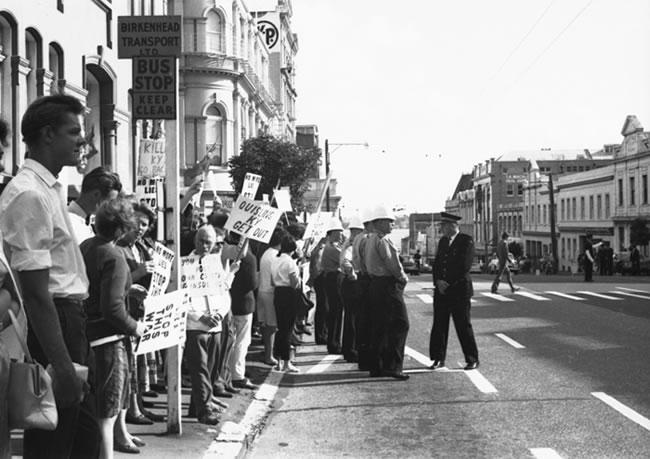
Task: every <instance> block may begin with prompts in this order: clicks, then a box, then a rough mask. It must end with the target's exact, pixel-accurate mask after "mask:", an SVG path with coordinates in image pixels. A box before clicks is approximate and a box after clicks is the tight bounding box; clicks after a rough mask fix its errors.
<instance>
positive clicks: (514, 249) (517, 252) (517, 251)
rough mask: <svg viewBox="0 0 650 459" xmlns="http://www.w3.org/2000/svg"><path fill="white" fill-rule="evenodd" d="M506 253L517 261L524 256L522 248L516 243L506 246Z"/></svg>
mask: <svg viewBox="0 0 650 459" xmlns="http://www.w3.org/2000/svg"><path fill="white" fill-rule="evenodd" d="M508 252H510V253H511V254H512V255H513V256H514V257H515V258H516V259H517V260H518V259H519V258H521V256H522V255H523V254H524V248H523V247H522V246H521V244H520V243H519V242H517V241H512V242H511V243H510V244H508Z"/></svg>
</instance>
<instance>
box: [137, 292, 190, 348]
mask: <svg viewBox="0 0 650 459" xmlns="http://www.w3.org/2000/svg"><path fill="white" fill-rule="evenodd" d="M188 307H189V295H188V293H187V291H185V290H176V291H173V292H170V293H166V294H165V295H160V296H152V297H147V298H146V299H145V300H144V323H145V325H147V326H148V328H147V331H146V332H145V333H144V334H143V335H142V336H141V337H140V342H139V343H138V348H137V349H136V351H135V354H136V355H140V354H145V353H147V352H153V351H158V350H160V349H167V348H168V347H172V346H176V345H178V344H182V343H184V342H185V324H186V321H187V317H186V311H187V308H188Z"/></svg>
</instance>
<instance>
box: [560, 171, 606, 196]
mask: <svg viewBox="0 0 650 459" xmlns="http://www.w3.org/2000/svg"><path fill="white" fill-rule="evenodd" d="M612 180H614V174H607V175H604V176H601V177H594V178H591V179H587V180H581V181H579V182H571V183H558V184H557V185H555V188H556V189H557V190H558V191H559V190H563V189H566V188H575V187H580V186H584V185H593V184H595V183H603V182H611V181H612ZM547 193H548V191H547Z"/></svg>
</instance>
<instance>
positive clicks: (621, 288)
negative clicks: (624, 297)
mask: <svg viewBox="0 0 650 459" xmlns="http://www.w3.org/2000/svg"><path fill="white" fill-rule="evenodd" d="M616 288H617V289H620V290H627V291H628V292H636V293H650V292H648V291H647V290H639V289H637V288H627V287H616ZM619 293H620V292H619Z"/></svg>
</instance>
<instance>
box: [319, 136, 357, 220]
mask: <svg viewBox="0 0 650 459" xmlns="http://www.w3.org/2000/svg"><path fill="white" fill-rule="evenodd" d="M330 145H332V146H335V147H336V148H335V149H334V150H333V151H332V153H334V152H335V151H336V150H338V149H339V148H340V147H342V146H346V145H362V146H364V147H366V148H368V142H363V143H329V140H328V139H325V176H326V177H327V176H329V173H330ZM325 210H326V211H327V212H329V211H330V187H329V184H327V189H326V190H325Z"/></svg>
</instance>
